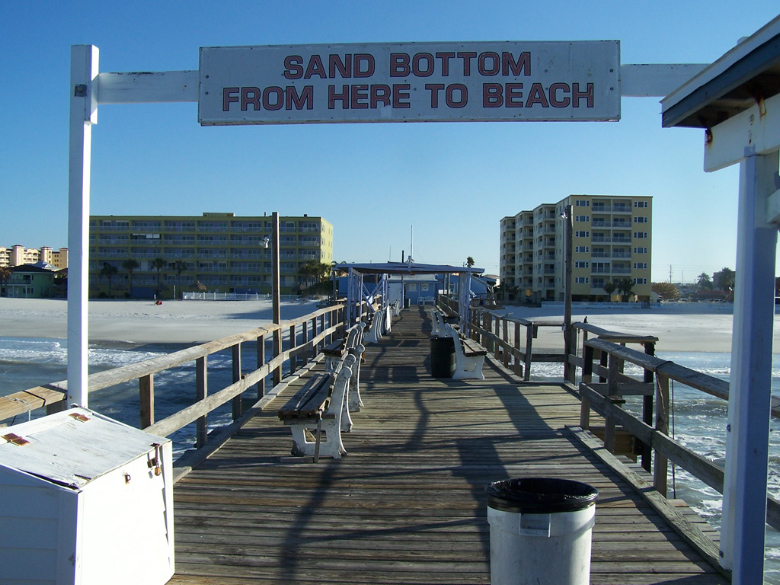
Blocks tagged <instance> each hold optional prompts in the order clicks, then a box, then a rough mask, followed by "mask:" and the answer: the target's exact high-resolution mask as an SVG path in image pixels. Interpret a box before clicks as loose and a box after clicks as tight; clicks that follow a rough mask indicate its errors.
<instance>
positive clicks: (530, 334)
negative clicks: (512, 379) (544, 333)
mask: <svg viewBox="0 0 780 585" xmlns="http://www.w3.org/2000/svg"><path fill="white" fill-rule="evenodd" d="M534 327H535V325H534V324H533V323H529V324H528V325H526V326H525V373H524V374H523V380H524V381H526V382H528V381H530V380H531V360H532V355H531V352H532V351H533V344H534Z"/></svg>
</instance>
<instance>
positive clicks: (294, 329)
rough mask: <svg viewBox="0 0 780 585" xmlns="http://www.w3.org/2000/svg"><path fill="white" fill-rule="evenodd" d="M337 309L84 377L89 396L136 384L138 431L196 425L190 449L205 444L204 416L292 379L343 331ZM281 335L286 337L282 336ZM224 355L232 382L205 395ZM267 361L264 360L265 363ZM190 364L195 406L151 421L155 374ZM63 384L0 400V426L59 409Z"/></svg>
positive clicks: (164, 432) (235, 408)
mask: <svg viewBox="0 0 780 585" xmlns="http://www.w3.org/2000/svg"><path fill="white" fill-rule="evenodd" d="M344 308H345V306H344V305H343V304H336V305H332V306H330V307H326V308H323V309H319V310H317V311H314V312H312V313H309V314H308V315H304V316H302V317H299V318H296V319H291V320H288V321H284V322H282V323H280V324H278V325H274V324H271V325H266V326H264V327H258V328H256V329H252V330H250V331H246V332H244V333H240V334H237V335H232V336H230V337H225V338H222V339H217V340H215V341H210V342H208V343H204V344H202V345H197V346H194V347H190V348H187V349H183V350H181V351H177V352H174V353H171V354H168V355H164V356H161V357H157V358H153V359H150V360H145V361H142V362H138V363H134V364H130V365H127V366H122V367H119V368H115V369H112V370H107V371H105V372H99V373H96V374H92V375H90V376H89V378H88V385H89V392H90V394H91V393H94V392H98V391H100V390H103V389H105V388H110V387H113V386H117V385H119V384H124V383H126V382H131V381H134V380H137V381H138V392H139V397H140V401H139V402H140V409H139V419H140V420H139V424H140V428H142V429H144V430H146V431H149V432H150V433H154V434H156V435H161V436H168V435H170V434H172V433H174V432H175V431H177V430H179V429H181V428H183V427H184V426H186V425H188V424H190V423H192V422H196V446H197V447H198V448H200V447H203V446H205V445H206V443H207V440H208V433H207V426H206V422H207V416H208V414H209V413H210V412H213V411H214V410H215V409H216V408H218V407H220V406H222V405H223V404H225V403H227V402H229V401H232V416H233V420H236V419H237V418H239V417H240V416H241V415H242V409H243V406H242V404H243V400H242V395H243V394H244V393H245V392H246V391H248V390H250V389H251V388H252V387H255V388H256V390H257V397H258V399H260V398H262V397H263V395H264V393H265V385H266V378H268V377H269V376H272V377H273V381H274V382H273V383H274V385H276V384H278V383H279V382H280V381H281V379H282V377H283V374H284V373H287V374H292V373H294V372H295V371H296V368H297V367H298V364H299V362H303V363H305V362H306V361H307V360H309V359H312V358H314V357H315V356H316V355H317V354H318V352H319V350H320V349H321V347H322V346H323V345H324V344H325V343H327V342H328V341H330V339H331V336H333V335H335V334H339V333H341V332H342V331H343V328H344V323H343V321H344ZM285 332H287V335H286V336H283V333H285ZM272 337H278V338H279V340H280V342H279V344H278V346H277V344H274V345H275V346H277V347H279V351H278V352H276V353H275V352H274V351H271V352H269V354H270V355H269V356H266V340H267V339H270V338H272ZM250 342H251V343H254V344H255V351H256V358H257V359H256V364H257V367H256V368H255V369H254V370H253V371H251V372H244V368H243V363H244V362H243V360H242V356H243V354H244V351H243V350H244V348H245V347H246V346H247V345H249V343H250ZM226 350H230V352H231V358H232V370H233V373H232V383H231V384H230V385H228V386H226V387H224V388H221V389H219V390H218V391H216V392H214V393H212V394H209V393H208V390H209V387H208V358H209V356H211V355H213V354H216V353H217V352H220V351H226ZM267 357H268V358H269V359H266V358H267ZM186 364H193V365H194V368H195V386H196V387H195V398H196V400H195V402H194V403H193V404H191V405H190V406H187V407H186V408H184V409H182V410H180V411H178V412H176V413H174V414H172V415H170V416H167V417H166V418H164V419H162V420H160V421H157V420H156V419H155V406H154V396H155V388H154V386H155V384H154V379H155V375H156V374H158V373H160V372H163V371H165V370H170V369H171V368H177V367H180V366H184V365H186ZM66 395H67V382H65V381H62V382H54V383H52V384H47V385H45V386H38V387H35V388H30V389H29V390H25V391H23V392H17V393H16V394H12V395H10V396H6V397H2V398H0V421H3V420H7V419H9V418H11V417H15V416H18V415H23V414H27V413H28V411H30V410H35V409H37V408H41V407H46V408H47V411H48V412H51V411H55V410H59V409H61V408H63V407H64V402H63V401H64V400H65V397H66Z"/></svg>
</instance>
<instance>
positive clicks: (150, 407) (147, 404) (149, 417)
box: [138, 374, 154, 429]
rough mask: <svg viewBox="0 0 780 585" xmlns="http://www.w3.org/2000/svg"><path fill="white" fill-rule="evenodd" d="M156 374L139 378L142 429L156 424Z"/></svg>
mask: <svg viewBox="0 0 780 585" xmlns="http://www.w3.org/2000/svg"><path fill="white" fill-rule="evenodd" d="M153 376H154V374H149V375H147V376H141V377H140V378H138V395H139V401H140V406H141V408H140V410H141V428H142V429H145V428H146V427H149V426H152V425H153V424H154V378H153Z"/></svg>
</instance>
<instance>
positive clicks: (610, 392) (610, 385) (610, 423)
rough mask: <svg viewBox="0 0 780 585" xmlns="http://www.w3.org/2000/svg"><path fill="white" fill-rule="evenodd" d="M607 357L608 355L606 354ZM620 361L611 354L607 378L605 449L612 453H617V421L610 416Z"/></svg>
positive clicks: (615, 395)
mask: <svg viewBox="0 0 780 585" xmlns="http://www.w3.org/2000/svg"><path fill="white" fill-rule="evenodd" d="M605 355H606V354H605ZM620 361H621V360H620V359H619V358H618V357H617V356H616V355H613V354H609V376H608V378H607V400H608V403H607V409H606V413H607V416H605V417H604V447H606V449H607V451H609V452H610V453H614V452H615V419H614V418H612V416H610V414H609V413H610V412H611V408H610V407H611V406H612V404H614V400H615V398H616V397H617V393H618V372H619V370H620Z"/></svg>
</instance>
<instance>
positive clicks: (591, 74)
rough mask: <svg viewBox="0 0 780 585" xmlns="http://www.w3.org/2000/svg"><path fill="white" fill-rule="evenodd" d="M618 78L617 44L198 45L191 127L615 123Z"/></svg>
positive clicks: (584, 42) (618, 45) (617, 104)
mask: <svg viewBox="0 0 780 585" xmlns="http://www.w3.org/2000/svg"><path fill="white" fill-rule="evenodd" d="M619 72H620V43H619V41H581V42H519V41H518V42H514V41H513V42H469V43H405V44H348V45H347V44H342V45H290V46H282V45H275V46H257V47H202V48H201V50H200V89H199V100H198V120H199V121H200V123H201V124H203V125H223V124H289V123H312V122H456V121H574V120H619V119H620V79H619Z"/></svg>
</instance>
